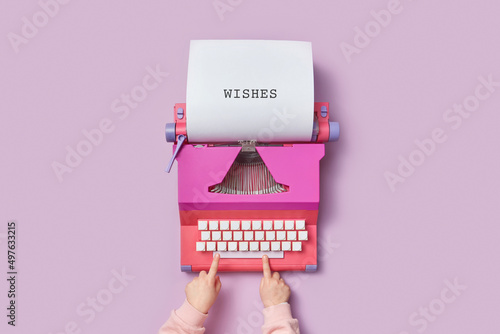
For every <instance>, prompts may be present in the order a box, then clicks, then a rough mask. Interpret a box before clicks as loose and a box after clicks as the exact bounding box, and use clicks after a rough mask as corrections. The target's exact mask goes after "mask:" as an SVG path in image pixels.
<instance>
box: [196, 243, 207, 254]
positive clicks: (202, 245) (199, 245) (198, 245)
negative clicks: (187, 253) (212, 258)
mask: <svg viewBox="0 0 500 334" xmlns="http://www.w3.org/2000/svg"><path fill="white" fill-rule="evenodd" d="M196 250H197V251H198V252H203V251H204V250H205V243H204V242H197V243H196Z"/></svg>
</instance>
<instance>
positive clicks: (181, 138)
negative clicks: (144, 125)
mask: <svg viewBox="0 0 500 334" xmlns="http://www.w3.org/2000/svg"><path fill="white" fill-rule="evenodd" d="M185 140H186V136H185V135H178V136H177V147H176V148H175V152H174V155H173V156H172V159H170V162H169V163H168V166H167V168H166V169H165V172H167V173H170V170H171V169H172V165H173V164H174V160H175V158H176V157H177V154H178V153H179V151H180V150H181V147H182V144H184V141H185Z"/></svg>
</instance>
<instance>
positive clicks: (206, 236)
mask: <svg viewBox="0 0 500 334" xmlns="http://www.w3.org/2000/svg"><path fill="white" fill-rule="evenodd" d="M201 240H205V241H207V240H210V231H202V232H201Z"/></svg>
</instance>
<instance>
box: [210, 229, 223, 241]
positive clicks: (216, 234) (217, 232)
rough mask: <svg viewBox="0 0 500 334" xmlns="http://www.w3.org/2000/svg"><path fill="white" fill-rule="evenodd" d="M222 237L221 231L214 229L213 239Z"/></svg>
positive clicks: (217, 239)
mask: <svg viewBox="0 0 500 334" xmlns="http://www.w3.org/2000/svg"><path fill="white" fill-rule="evenodd" d="M220 239H221V233H220V231H213V232H212V240H213V241H219V240H220Z"/></svg>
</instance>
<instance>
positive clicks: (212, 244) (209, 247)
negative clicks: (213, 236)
mask: <svg viewBox="0 0 500 334" xmlns="http://www.w3.org/2000/svg"><path fill="white" fill-rule="evenodd" d="M207 252H215V242H212V241H211V242H207Z"/></svg>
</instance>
